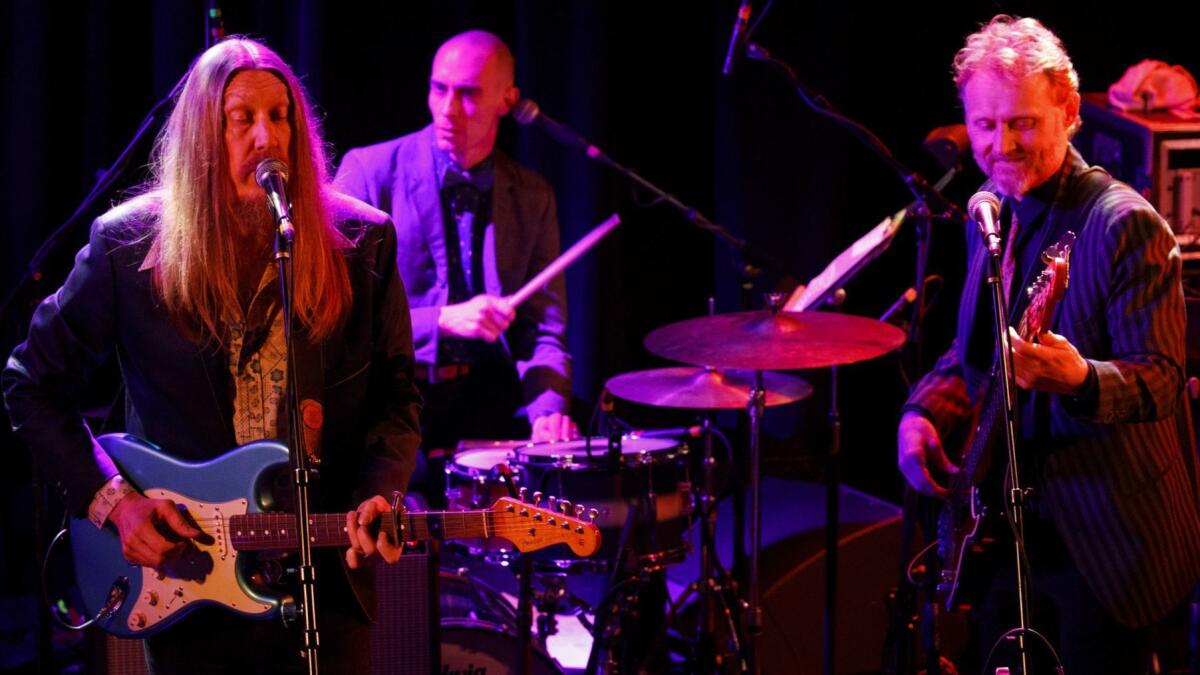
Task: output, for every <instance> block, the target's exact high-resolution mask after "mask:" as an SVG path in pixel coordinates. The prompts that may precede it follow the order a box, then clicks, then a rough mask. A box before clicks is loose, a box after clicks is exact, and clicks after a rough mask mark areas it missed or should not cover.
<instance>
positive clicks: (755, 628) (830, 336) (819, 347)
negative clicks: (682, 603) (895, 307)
mask: <svg viewBox="0 0 1200 675" xmlns="http://www.w3.org/2000/svg"><path fill="white" fill-rule="evenodd" d="M782 299H783V297H782V295H781V294H770V295H769V296H768V304H769V307H770V308H769V309H768V310H767V311H755V312H738V313H734V314H724V315H710V316H707V317H701V318H699V319H689V320H686V321H680V322H677V323H673V324H669V325H667V326H663V327H661V328H658V329H656V330H654V331H653V332H651V333H650V334H649V335H648V336H646V340H645V345H646V348H647V349H648V350H649V351H650V352H652V353H654V354H657V355H658V356H662V357H664V358H667V359H671V360H674V361H681V362H683V363H690V364H692V365H695V366H700V367H709V366H715V367H717V368H736V369H744V370H750V371H753V373H754V375H753V384H752V385H751V386H750V390H749V394H748V397H747V400H746V411H747V414H748V417H749V420H750V434H749V435H750V439H749V440H750V443H749V449H750V452H749V454H750V457H749V465H750V466H749V474H750V475H749V483H750V485H749V488H750V509H749V514H748V518H749V520H750V523H749V529H750V546H749V548H750V550H749V561H748V563H749V564H748V567H749V570H748V573H747V577H748V583H747V589H746V595H745V597H744V598H743V602H742V606H743V610H744V611H743V612H742V629H743V633H742V647H743V655H744V657H745V658H746V661H747V662H748V663H749V668H750V669H751V670H752V671H758V668H759V662H758V659H757V638H758V636H759V634H760V632H761V627H762V609H761V597H760V589H759V557H760V553H761V537H762V486H761V467H760V458H761V448H760V437H761V427H762V418H763V416H764V414H765V412H766V408H767V394H766V390H765V383H764V376H763V374H764V373H763V371H768V370H802V369H812V368H826V367H835V366H838V365H844V364H850V363H855V362H858V361H864V360H867V359H872V358H875V357H877V356H881V355H883V354H885V353H887V352H890V351H892V350H894V349H896V348H898V347H899V346H900V345H901V344H903V343H904V339H905V334H904V332H903V331H901V330H900V329H899V328H896V327H895V326H892V325H890V324H887V323H884V322H882V321H877V320H874V319H869V318H866V317H858V316H852V315H847V314H839V313H831V312H799V313H798V312H781V311H779V306H780V303H781V301H782ZM831 380H832V382H833V385H834V386H833V391H831V395H832V396H831V398H832V400H831V408H830V414H829V419H830V424H831V431H832V436H831V448H830V453H829V456H830V464H831V466H832V470H831V471H830V472H829V474H830V480H831V481H834V480H836V476H837V474H836V462H837V460H838V455H839V446H840V439H839V435H840V424H841V423H840V418H839V416H838V410H837V404H836V401H837V392H836V369H835V372H834V374H833V375H832V377H831ZM836 487H837V486H836V483H834V484H833V485H832V488H831V489H830V490H829V492H830V493H833V494H831V495H830V496H829V497H828V501H827V502H826V516H827V525H826V529H827V537H826V546H827V552H826V553H827V556H830V557H828V558H827V564H826V582H827V589H826V618H827V620H828V621H829V624H828V625H833V623H832V618H833V603H834V597H835V595H834V593H833V589H835V588H836V586H832V585H831V584H832V583H833V582H834V581H835V579H836V577H835V574H836V558H835V557H834V556H835V555H836V554H835V553H833V551H832V550H828V548H829V541H830V540H832V541H833V542H834V547H835V548H836V540H837V539H836V522H837V521H836V520H835V518H836V514H837V507H838V504H837V496H836V492H837V490H836Z"/></svg>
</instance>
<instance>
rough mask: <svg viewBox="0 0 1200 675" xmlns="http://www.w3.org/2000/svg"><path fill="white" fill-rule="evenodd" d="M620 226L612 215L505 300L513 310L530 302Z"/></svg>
mask: <svg viewBox="0 0 1200 675" xmlns="http://www.w3.org/2000/svg"><path fill="white" fill-rule="evenodd" d="M620 224H621V217H620V216H618V215H617V214H615V213H614V214H612V215H611V216H609V217H608V220H606V221H604V222H603V223H600V224H599V225H597V226H596V228H595V229H593V230H592V231H591V232H588V233H587V234H586V235H584V236H583V238H582V239H580V240H579V241H577V242H575V244H574V245H572V246H571V248H569V249H567V250H566V251H564V252H563V254H562V255H560V256H558V258H557V259H555V261H554V262H552V263H550V264H549V265H547V266H546V269H544V270H542V271H541V272H538V273H537V276H535V277H533V278H532V279H530V280H529V281H528V282H527V283H526V284H525V285H524V286H522V287H521V290H519V291H517V292H516V293H513V294H512V295H510V296H508V297H507V298H505V300H507V301H508V304H510V305H512V307H513V309H516V308H517V306H518V305H520V304H521V303H522V302H525V301H526V300H528V299H529V298H530V296H532V295H533V294H534V293H537V292H538V291H540V290H542V287H543V286H545V285H546V284H548V283H550V280H551V279H553V278H554V277H556V276H558V274H559V273H560V272H562V271H563V270H565V269H567V267H569V266H570V265H571V263H573V262H575V260H577V259H578V258H579V256H581V255H583V254H584V253H587V252H588V250H589V249H591V248H592V247H593V246H595V245H596V244H597V243H599V241H600V240H601V239H603V238H604V236H605V235H607V234H608V233H609V232H612V231H613V228H615V227H616V226H617V225H620Z"/></svg>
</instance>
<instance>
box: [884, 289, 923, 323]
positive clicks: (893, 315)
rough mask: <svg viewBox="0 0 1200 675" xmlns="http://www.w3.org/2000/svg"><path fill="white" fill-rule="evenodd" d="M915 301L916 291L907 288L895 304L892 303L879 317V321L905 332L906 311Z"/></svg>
mask: <svg viewBox="0 0 1200 675" xmlns="http://www.w3.org/2000/svg"><path fill="white" fill-rule="evenodd" d="M916 301H917V289H915V288H913V287H912V286H909V287H908V290H907V291H904V293H902V294H901V295H900V297H899V298H898V299H897V300H896V302H893V303H892V306H891V307H888V308H887V311H886V312H884V313H883V316H881V317H879V320H880V321H883V322H884V323H890V324H892V325H893V326H898V327H900V328H904V329H905V330H907V329H908V326H907V323H908V317H907V314H908V310H909V308H910V307H912V304H913V303H914V302H916Z"/></svg>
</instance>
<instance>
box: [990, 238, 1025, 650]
mask: <svg viewBox="0 0 1200 675" xmlns="http://www.w3.org/2000/svg"><path fill="white" fill-rule="evenodd" d="M1000 268H1001V261H1000V253H999V250H997V251H995V252H992V253H989V254H988V279H987V283H988V286H990V287H991V289H992V310H993V316H992V319H993V324H994V325H995V329H996V346H997V349H998V351H999V356H1000V358H999V359H998V361H999V362H1000V373H999V375H1000V377H1001V378H1002V382H1003V384H1004V390H1003V393H1004V441H1005V445H1006V446H1007V450H1008V502H1007V511H1008V519H1009V524H1010V525H1011V527H1012V533H1013V549H1014V553H1015V554H1016V560H1015V564H1016V575H1017V615H1018V621H1019V623H1018V627H1019V631H1018V632H1017V651H1018V652H1019V653H1020V655H1021V672H1022V673H1028V672H1029V663H1028V656H1029V655H1028V653H1027V652H1026V650H1025V635H1026V634H1027V633H1028V632H1029V573H1028V570H1026V569H1025V561H1026V560H1027V558H1026V557H1025V514H1024V510H1025V496H1026V490H1025V489H1024V488H1022V487H1021V471H1020V465H1019V464H1018V458H1017V382H1016V375H1015V373H1014V372H1013V363H1012V344H1011V343H1010V342H1009V339H1008V320H1007V318H1006V317H1007V316H1008V303H1007V301H1006V300H1005V298H1004V280H1003V274H1001V272H1000Z"/></svg>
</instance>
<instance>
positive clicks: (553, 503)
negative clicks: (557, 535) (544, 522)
mask: <svg viewBox="0 0 1200 675" xmlns="http://www.w3.org/2000/svg"><path fill="white" fill-rule="evenodd" d="M557 504H558V497H555V496H554V495H550V510H551V511H554V509H555V506H556V505H557Z"/></svg>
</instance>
